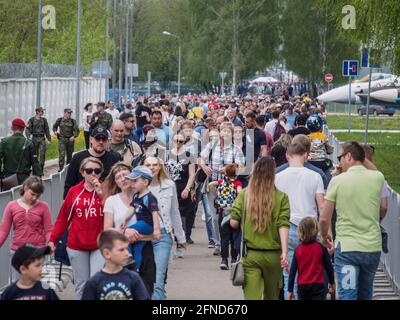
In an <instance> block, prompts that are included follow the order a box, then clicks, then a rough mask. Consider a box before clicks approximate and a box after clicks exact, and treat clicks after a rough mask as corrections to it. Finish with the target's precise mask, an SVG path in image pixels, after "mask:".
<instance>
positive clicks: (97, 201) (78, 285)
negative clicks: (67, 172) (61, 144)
mask: <svg viewBox="0 0 400 320" xmlns="http://www.w3.org/2000/svg"><path fill="white" fill-rule="evenodd" d="M80 172H81V174H82V176H83V178H84V180H83V181H81V182H80V183H79V184H77V185H76V186H74V187H72V188H71V189H69V191H68V193H67V196H66V198H65V200H64V202H63V204H62V206H61V209H60V212H59V213H58V216H57V220H56V223H55V225H54V229H53V232H52V233H51V236H50V241H49V246H50V247H51V249H52V251H53V252H54V250H55V243H57V241H58V240H59V239H60V238H61V236H62V235H63V234H64V232H65V231H66V230H67V229H69V231H68V241H67V252H68V256H69V259H70V261H71V266H72V270H73V274H74V284H75V296H76V298H77V299H78V300H79V299H80V298H81V296H82V293H83V288H84V286H85V283H86V281H87V280H88V279H89V278H90V277H91V276H93V275H94V274H95V273H96V272H98V271H100V270H101V268H102V267H103V264H104V258H103V257H102V255H101V253H100V251H99V250H98V246H97V236H98V235H99V234H100V233H101V232H102V231H103V229H104V217H103V201H102V189H101V184H100V182H99V178H100V176H101V174H102V172H103V164H102V162H101V161H100V160H99V159H96V158H93V157H89V158H86V159H84V160H83V161H82V163H81V166H80Z"/></svg>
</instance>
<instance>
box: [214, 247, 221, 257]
mask: <svg viewBox="0 0 400 320" xmlns="http://www.w3.org/2000/svg"><path fill="white" fill-rule="evenodd" d="M219 255H221V249H220V248H218V247H215V249H214V252H213V256H219Z"/></svg>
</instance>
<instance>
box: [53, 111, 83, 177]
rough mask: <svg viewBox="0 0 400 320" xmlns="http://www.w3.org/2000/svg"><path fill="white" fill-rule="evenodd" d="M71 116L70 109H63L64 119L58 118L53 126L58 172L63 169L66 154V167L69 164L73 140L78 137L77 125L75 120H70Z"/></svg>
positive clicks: (72, 150)
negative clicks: (56, 140) (55, 137)
mask: <svg viewBox="0 0 400 320" xmlns="http://www.w3.org/2000/svg"><path fill="white" fill-rule="evenodd" d="M71 114H72V110H71V109H70V108H66V109H64V117H62V118H58V119H57V120H56V123H55V124H54V126H53V132H54V134H55V135H56V136H57V138H58V153H59V159H58V163H59V167H60V170H59V171H61V170H62V169H63V168H64V162H65V153H66V154H67V165H68V164H69V163H70V162H71V159H72V154H73V152H74V144H75V139H76V138H77V137H78V136H79V127H78V124H77V122H76V120H75V119H72V118H71ZM58 129H59V131H58Z"/></svg>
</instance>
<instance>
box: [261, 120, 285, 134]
mask: <svg viewBox="0 0 400 320" xmlns="http://www.w3.org/2000/svg"><path fill="white" fill-rule="evenodd" d="M277 123H278V120H276V119H273V120H270V121H268V122H267V124H266V125H265V128H264V130H266V131H268V132H269V133H270V134H271V136H274V133H275V128H276V124H277ZM280 123H281V126H282V127H284V128H285V130H286V131H287V128H286V125H285V123H284V122H283V121H280Z"/></svg>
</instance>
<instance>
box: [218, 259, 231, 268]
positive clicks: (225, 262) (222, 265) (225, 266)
mask: <svg viewBox="0 0 400 320" xmlns="http://www.w3.org/2000/svg"><path fill="white" fill-rule="evenodd" d="M219 267H220V268H221V270H228V269H229V266H228V259H222V261H221V264H220V265H219Z"/></svg>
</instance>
